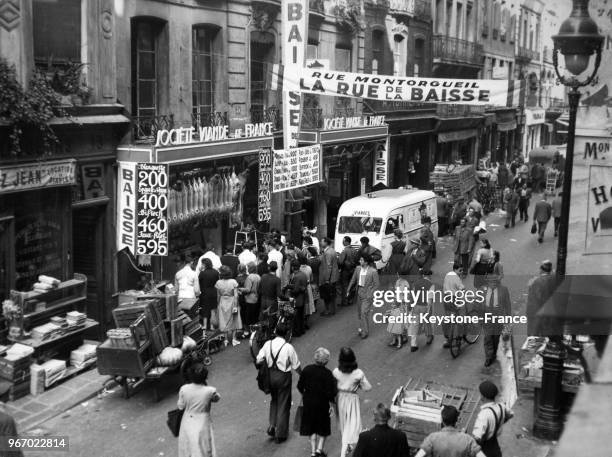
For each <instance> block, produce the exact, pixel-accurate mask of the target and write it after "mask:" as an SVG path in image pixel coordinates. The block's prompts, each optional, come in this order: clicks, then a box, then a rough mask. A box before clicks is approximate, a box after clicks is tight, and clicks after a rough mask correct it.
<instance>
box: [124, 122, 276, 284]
mask: <svg viewBox="0 0 612 457" xmlns="http://www.w3.org/2000/svg"><path fill="white" fill-rule="evenodd" d="M273 143H274V137H273V135H272V126H271V124H269V123H261V124H246V125H245V126H244V127H243V128H240V129H235V130H234V131H230V129H229V127H228V126H214V127H203V128H199V129H196V128H194V127H186V128H177V129H172V130H159V131H157V133H156V137H155V139H154V144H151V145H139V144H132V145H126V146H121V147H119V148H118V153H117V158H118V162H119V170H118V192H117V198H118V204H117V211H118V213H117V246H118V250H119V251H130V252H129V253H128V252H125V254H127V255H126V256H125V257H126V258H127V259H128V260H130V262H127V263H126V262H123V263H122V262H119V264H118V265H119V267H118V268H119V275H118V276H119V283H120V284H119V290H124V289H129V288H133V287H134V284H135V283H137V282H138V281H139V278H138V276H139V275H138V270H143V271H147V272H152V273H153V277H154V278H155V279H158V278H164V279H169V278H171V276H172V275H173V274H174V272H175V271H176V265H174V264H173V260H174V259H175V258H176V257H177V256H180V255H181V254H188V255H189V254H191V253H193V252H197V251H207V250H209V249H213V250H214V251H215V252H216V253H217V254H218V255H219V256H221V255H222V254H223V253H225V252H226V251H227V250H228V249H232V248H233V246H234V241H235V235H236V232H244V231H249V230H252V229H253V228H255V227H257V226H258V223H259V224H261V223H260V222H258V219H260V218H258V175H259V154H260V152H262V151H268V150H271V149H272V147H273ZM150 194H153V195H154V196H153V197H152V196H151V195H150ZM143 195H145V196H143ZM164 196H165V199H164ZM165 201H167V205H166V204H165ZM162 220H165V221H166V222H163V221H162ZM259 228H260V229H262V228H264V227H261V226H260V227H259ZM126 247H127V248H128V249H125V248H126ZM130 263H132V264H134V263H135V264H136V265H131V266H130V265H129V264H130ZM140 279H142V278H140ZM122 280H123V281H124V282H125V284H121V282H122Z"/></svg>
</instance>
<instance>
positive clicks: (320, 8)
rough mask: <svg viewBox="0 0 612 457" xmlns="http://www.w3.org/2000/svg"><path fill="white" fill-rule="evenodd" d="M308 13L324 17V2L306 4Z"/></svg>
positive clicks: (318, 0) (315, 0)
mask: <svg viewBox="0 0 612 457" xmlns="http://www.w3.org/2000/svg"><path fill="white" fill-rule="evenodd" d="M308 8H309V12H310V13H313V14H318V15H320V16H325V1H324V0H309V2H308Z"/></svg>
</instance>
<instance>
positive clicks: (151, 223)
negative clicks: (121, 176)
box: [136, 163, 168, 256]
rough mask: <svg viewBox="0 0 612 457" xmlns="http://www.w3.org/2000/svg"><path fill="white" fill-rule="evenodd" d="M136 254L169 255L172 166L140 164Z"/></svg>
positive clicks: (137, 175) (137, 168)
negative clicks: (169, 172) (169, 180)
mask: <svg viewBox="0 0 612 457" xmlns="http://www.w3.org/2000/svg"><path fill="white" fill-rule="evenodd" d="M136 179H137V190H138V194H137V196H138V199H137V207H136V215H137V223H136V254H137V255H160V256H165V255H168V219H167V216H168V214H167V212H168V165H166V164H159V163H139V164H137V166H136Z"/></svg>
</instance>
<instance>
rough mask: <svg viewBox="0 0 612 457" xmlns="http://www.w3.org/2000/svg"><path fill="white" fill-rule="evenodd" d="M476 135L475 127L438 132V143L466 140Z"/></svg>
mask: <svg viewBox="0 0 612 457" xmlns="http://www.w3.org/2000/svg"><path fill="white" fill-rule="evenodd" d="M477 135H478V130H477V129H468V130H456V131H454V132H440V133H438V143H448V142H450V141H461V140H467V139H468V138H472V137H475V136H477Z"/></svg>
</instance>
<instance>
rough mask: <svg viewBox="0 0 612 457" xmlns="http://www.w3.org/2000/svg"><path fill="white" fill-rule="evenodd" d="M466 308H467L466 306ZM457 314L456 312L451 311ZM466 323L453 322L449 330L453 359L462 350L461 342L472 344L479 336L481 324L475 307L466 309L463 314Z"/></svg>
mask: <svg viewBox="0 0 612 457" xmlns="http://www.w3.org/2000/svg"><path fill="white" fill-rule="evenodd" d="M466 310H467V308H466ZM452 314H453V315H455V316H458V315H459V314H458V313H455V312H453V313H452ZM463 317H465V319H466V323H457V322H453V323H452V324H451V327H450V330H449V338H448V341H449V349H450V353H451V355H452V356H453V359H456V358H457V357H459V354H461V351H462V347H461V346H462V343H464V342H465V343H467V344H468V345H470V346H471V345H472V344H474V343H476V341H478V339H479V338H480V333H481V332H482V325H481V324H480V313H479V312H478V310H477V309H471V310H467V311H466V313H465V315H463Z"/></svg>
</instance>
